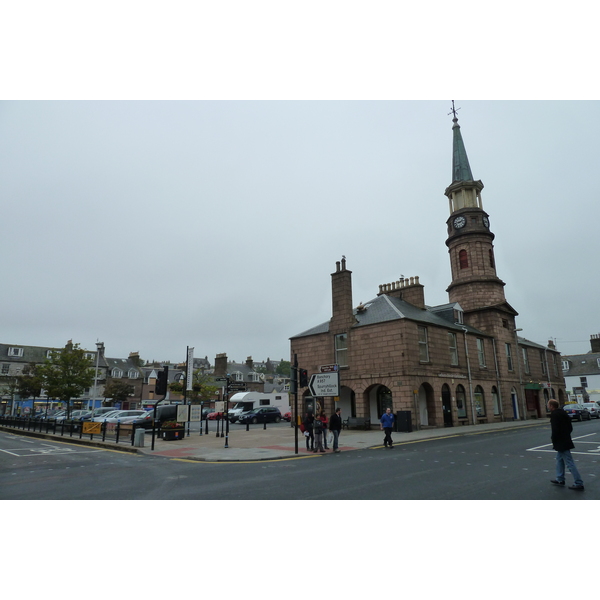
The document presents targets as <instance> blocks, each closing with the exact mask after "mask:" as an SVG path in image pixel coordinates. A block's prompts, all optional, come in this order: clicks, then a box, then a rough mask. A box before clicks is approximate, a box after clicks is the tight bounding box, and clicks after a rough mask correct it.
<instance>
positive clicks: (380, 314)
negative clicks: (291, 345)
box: [290, 294, 489, 339]
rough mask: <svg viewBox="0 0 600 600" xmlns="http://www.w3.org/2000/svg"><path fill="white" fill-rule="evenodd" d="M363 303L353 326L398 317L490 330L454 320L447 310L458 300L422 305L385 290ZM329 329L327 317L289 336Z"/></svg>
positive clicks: (430, 323) (395, 319)
mask: <svg viewBox="0 0 600 600" xmlns="http://www.w3.org/2000/svg"><path fill="white" fill-rule="evenodd" d="M362 306H363V307H364V309H363V310H361V311H358V310H357V309H356V308H355V309H354V310H353V311H352V314H353V315H354V317H355V318H356V320H357V323H355V324H354V325H353V326H352V327H353V328H354V327H364V326H367V325H375V324H378V323H386V322H388V321H390V322H391V321H397V320H399V319H408V320H410V321H416V322H418V323H423V324H424V325H436V326H438V327H445V328H446V329H454V330H456V331H463V327H465V328H466V329H467V331H468V332H469V333H475V334H480V335H482V336H485V337H489V335H488V334H486V333H484V332H482V331H479V330H478V329H475V328H474V327H470V326H468V325H462V324H457V323H454V322H453V316H454V312H453V310H448V307H452V308H453V307H454V306H455V303H451V304H443V305H440V306H439V307H435V306H434V307H426V308H424V309H422V308H418V307H416V306H414V305H412V304H410V303H408V302H405V301H404V300H400V299H399V298H392V297H390V296H388V295H386V294H382V295H381V296H377V297H376V298H374V299H373V300H370V301H369V302H365V303H364V304H363V305H362ZM444 317H446V318H444ZM328 332H329V321H326V322H325V323H321V324H320V325H317V326H315V327H312V328H311V329H308V330H306V331H303V332H302V333H299V334H297V335H294V336H292V337H291V338H290V339H295V338H301V337H307V336H309V335H317V334H320V333H328Z"/></svg>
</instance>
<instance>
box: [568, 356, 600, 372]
mask: <svg viewBox="0 0 600 600" xmlns="http://www.w3.org/2000/svg"><path fill="white" fill-rule="evenodd" d="M598 366H600V358H599V359H598ZM562 370H563V371H564V372H565V373H566V372H567V371H568V370H569V361H568V360H563V361H562Z"/></svg>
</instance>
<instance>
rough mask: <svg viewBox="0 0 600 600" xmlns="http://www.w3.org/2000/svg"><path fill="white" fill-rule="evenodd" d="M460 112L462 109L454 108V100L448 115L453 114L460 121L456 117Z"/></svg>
mask: <svg viewBox="0 0 600 600" xmlns="http://www.w3.org/2000/svg"><path fill="white" fill-rule="evenodd" d="M459 110H460V108H454V100H452V110H451V111H450V112H449V113H448V114H449V115H451V114H452V113H454V118H455V119H456V120H457V121H458V117H457V116H456V113H457V112H458V111H459Z"/></svg>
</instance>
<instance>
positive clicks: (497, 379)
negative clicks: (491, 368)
mask: <svg viewBox="0 0 600 600" xmlns="http://www.w3.org/2000/svg"><path fill="white" fill-rule="evenodd" d="M492 347H493V348H494V364H495V366H496V383H497V384H498V388H497V389H498V406H499V407H500V418H501V419H502V422H504V421H506V419H505V418H504V407H503V406H502V392H501V391H500V369H499V368H498V354H497V353H496V338H492ZM518 350H519V349H518V348H517V352H518Z"/></svg>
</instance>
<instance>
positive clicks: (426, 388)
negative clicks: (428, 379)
mask: <svg viewBox="0 0 600 600" xmlns="http://www.w3.org/2000/svg"><path fill="white" fill-rule="evenodd" d="M418 405H419V422H420V423H421V427H435V425H436V418H435V399H434V393H433V388H432V387H431V386H430V385H429V384H428V383H422V384H421V387H420V388H419V396H418Z"/></svg>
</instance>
